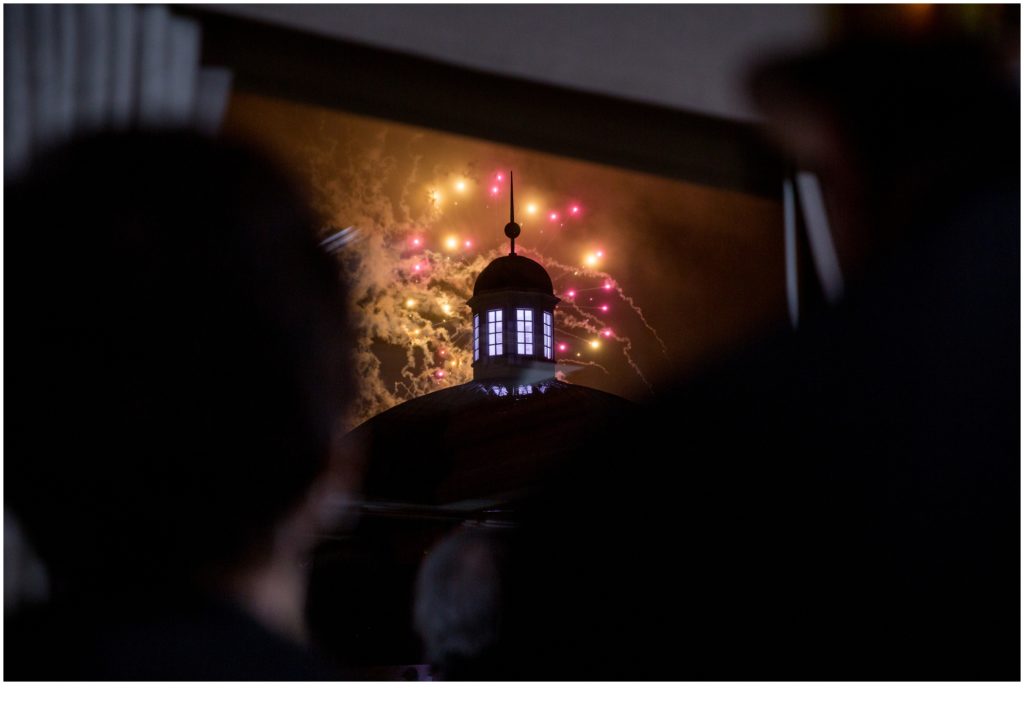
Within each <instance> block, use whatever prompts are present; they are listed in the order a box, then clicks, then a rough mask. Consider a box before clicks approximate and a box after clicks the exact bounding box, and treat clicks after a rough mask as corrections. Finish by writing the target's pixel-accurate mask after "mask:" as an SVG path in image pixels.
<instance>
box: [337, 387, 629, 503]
mask: <svg viewBox="0 0 1024 701" xmlns="http://www.w3.org/2000/svg"><path fill="white" fill-rule="evenodd" d="M635 410H636V405H635V404H633V403H632V402H629V401H627V400H625V399H622V398H621V397H618V396H616V395H614V394H609V393H607V392H602V391H601V390H597V389H593V388H591V387H585V386H583V385H573V384H568V383H566V382H562V381H560V380H555V379H552V380H546V381H544V382H537V383H534V384H532V385H519V386H517V385H509V384H506V383H502V382H484V381H477V380H473V381H470V382H467V383H465V384H461V385H456V386H455V387H449V388H447V389H442V390H438V391H436V392H431V393H430V394H426V395H424V396H422V397H418V398H416V399H410V400H409V401H407V402H403V403H402V404H399V405H398V406H395V407H392V408H391V409H389V410H387V411H385V412H383V413H381V414H378V415H377V416H375V417H373V418H371V419H369V420H367V421H366V422H364V423H363V424H361V425H360V426H358V427H357V428H356V429H354V430H353V431H352V432H351V433H350V434H349V437H348V439H347V440H351V441H353V445H356V446H359V447H360V448H361V449H362V450H363V451H365V455H366V466H365V470H366V473H365V480H364V484H363V490H364V493H365V497H366V498H367V499H370V500H378V501H385V502H401V503H409V504H446V503H452V502H459V501H462V500H466V499H481V498H497V497H498V496H499V495H508V494H516V493H519V492H521V491H522V490H524V489H526V488H528V487H529V486H530V485H533V484H535V483H536V480H538V479H539V478H540V476H541V475H542V474H549V475H553V474H555V473H557V472H558V471H559V470H561V469H563V468H564V467H565V466H567V465H573V464H576V462H577V461H578V460H579V455H578V453H580V452H582V451H583V449H584V448H585V447H586V446H588V445H592V444H593V440H594V439H595V438H596V437H598V436H600V435H604V434H605V433H606V432H607V431H608V430H610V427H612V426H617V425H619V424H620V423H621V421H622V420H623V419H624V418H625V417H627V416H631V415H632V413H633V412H634V411H635ZM482 456H483V458H484V459H482Z"/></svg>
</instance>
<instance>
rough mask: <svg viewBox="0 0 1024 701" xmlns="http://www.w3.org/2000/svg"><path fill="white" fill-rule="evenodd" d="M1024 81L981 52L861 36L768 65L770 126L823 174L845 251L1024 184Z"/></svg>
mask: <svg viewBox="0 0 1024 701" xmlns="http://www.w3.org/2000/svg"><path fill="white" fill-rule="evenodd" d="M1017 83H1019V78H1018V77H1017V76H1016V75H1014V76H1008V75H1007V70H1006V66H1005V64H1004V63H1003V62H1002V61H1001V60H1000V57H999V56H997V55H996V54H993V53H991V52H990V51H989V50H987V49H985V48H983V47H982V46H980V45H976V44H972V43H966V42H964V41H956V40H950V39H934V40H918V41H909V40H905V39H892V38H889V39H881V38H879V39H872V40H868V39H860V40H856V41H852V40H851V41H848V42H843V43H840V44H838V45H835V46H831V47H828V48H825V49H821V50H817V51H813V52H809V53H802V54H799V55H795V56H791V57H787V58H782V59H779V60H776V61H772V62H769V63H766V64H764V65H762V66H760V67H759V68H758V70H757V71H756V72H755V73H754V75H753V76H752V80H751V90H752V93H753V96H754V98H755V100H756V101H757V103H758V104H759V106H760V107H761V109H762V110H763V112H764V113H765V116H766V117H767V126H768V128H769V130H770V131H771V132H772V133H773V135H774V136H775V137H777V140H778V142H779V143H780V145H781V146H782V148H783V150H784V151H785V152H786V155H787V156H788V157H790V158H791V159H793V160H794V161H795V162H796V164H797V166H798V167H800V168H802V169H806V170H810V171H813V172H815V173H817V174H818V175H819V176H820V177H821V182H822V188H823V190H824V195H825V198H826V205H827V207H828V210H829V218H830V222H831V224H832V229H833V233H834V234H835V236H836V244H837V247H838V249H839V253H840V256H841V257H842V258H845V259H846V260H847V261H850V262H854V263H859V261H860V260H861V259H863V258H865V257H866V256H868V255H869V254H870V253H871V252H872V251H873V249H876V248H879V247H881V246H886V245H888V244H890V243H892V242H893V241H896V240H899V239H902V238H905V237H911V236H914V235H917V234H919V233H920V232H921V231H922V230H926V229H928V228H929V227H932V226H934V225H935V224H936V222H941V221H942V220H943V219H944V218H946V217H948V215H949V211H950V210H951V209H953V208H955V207H956V206H958V205H959V204H960V203H961V202H962V201H963V200H964V199H965V198H967V197H970V196H973V195H974V194H976V192H977V191H978V190H980V189H982V188H987V187H991V186H993V184H999V183H1001V182H1005V183H1010V184H1011V185H1012V186H1013V187H1016V181H1017V178H1018V175H1019V171H1020V161H1019V144H1020V141H1019V136H1020V135H1019V123H1020V93H1019V88H1017V87H1016V84H1017Z"/></svg>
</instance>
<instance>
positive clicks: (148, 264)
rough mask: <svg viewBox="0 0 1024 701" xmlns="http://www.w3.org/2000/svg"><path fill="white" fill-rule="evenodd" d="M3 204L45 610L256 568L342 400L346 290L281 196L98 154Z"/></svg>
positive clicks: (149, 153)
mask: <svg viewBox="0 0 1024 701" xmlns="http://www.w3.org/2000/svg"><path fill="white" fill-rule="evenodd" d="M6 201H7V205H8V209H7V216H6V222H5V223H6V231H7V241H6V248H7V255H8V256H10V257H9V258H8V260H9V262H10V263H12V264H13V265H14V266H16V267H17V269H18V270H19V271H20V272H21V273H22V274H21V275H19V276H18V280H19V283H18V285H17V289H16V290H11V288H9V291H10V292H12V293H13V294H11V296H10V297H9V298H8V299H9V303H8V305H7V313H8V324H7V330H8V332H9V333H10V334H11V336H10V338H11V339H12V340H13V343H10V344H8V352H9V355H8V366H7V367H8V368H9V369H15V370H14V371H15V373H16V374H17V376H18V377H19V378H20V379H21V380H22V382H18V383H16V386H17V388H18V391H17V392H16V393H12V394H11V395H9V399H10V401H11V403H10V404H9V406H16V407H17V409H16V411H13V412H11V414H9V415H8V421H7V428H8V446H9V447H14V448H15V450H14V451H12V453H13V454H15V455H17V456H18V458H17V459H16V460H14V461H12V462H9V463H8V466H7V473H6V480H7V481H6V488H7V491H6V493H7V504H8V506H10V507H12V508H13V509H14V510H15V512H16V513H17V514H18V516H19V517H20V518H21V520H22V522H23V523H24V525H25V529H26V531H27V532H28V534H29V536H30V538H31V539H32V540H33V542H34V543H35V545H36V546H37V548H38V549H39V551H40V553H41V555H42V557H43V559H44V560H45V561H46V563H47V565H48V566H49V568H50V570H51V574H52V575H53V577H54V580H55V584H56V586H57V588H58V589H60V588H68V587H70V588H97V589H104V590H110V589H112V588H114V589H119V590H122V589H132V588H135V587H137V586H141V584H140V583H145V584H146V585H149V584H152V583H156V582H160V583H163V584H168V583H172V582H181V581H182V580H189V579H192V578H196V577H203V576H206V575H208V574H210V573H216V572H225V571H230V570H231V568H232V567H235V566H237V565H238V564H239V563H242V562H245V561H246V560H247V559H248V558H251V557H254V556H256V555H258V553H260V551H261V548H263V547H264V545H266V544H267V543H268V542H269V541H270V539H271V538H272V537H273V532H274V527H275V525H276V524H277V523H278V522H279V521H280V519H282V518H283V517H284V515H286V514H287V513H289V511H290V510H291V509H293V508H295V507H296V505H297V504H299V503H301V502H302V500H303V499H304V497H305V496H306V494H307V492H308V491H309V489H310V487H311V485H312V484H313V482H314V480H315V479H316V478H317V477H318V476H320V475H321V474H322V473H323V471H324V470H325V469H326V468H327V466H328V458H329V454H330V449H331V444H332V435H333V433H334V432H335V430H336V427H337V422H338V420H339V417H340V414H341V413H342V412H343V410H344V408H345V404H346V400H347V398H348V396H349V394H350V379H349V374H348V370H349V366H348V352H349V340H350V335H349V333H348V320H347V318H346V304H345V290H344V287H343V285H342V284H341V282H340V280H339V273H338V271H337V270H336V269H335V266H334V264H333V263H332V261H331V260H330V259H329V258H327V257H326V256H325V255H324V254H322V252H321V251H320V250H318V248H317V245H316V241H315V236H314V231H313V226H312V221H311V216H310V213H309V212H308V211H307V209H306V206H305V203H304V201H303V199H302V198H301V197H300V196H299V193H298V191H297V190H296V188H295V187H294V185H293V183H291V182H290V181H289V180H288V179H287V178H286V177H284V176H283V175H282V174H281V173H280V172H279V171H278V170H277V169H276V168H275V167H274V166H273V165H272V164H271V163H269V162H268V161H267V160H265V159H263V158H262V157H259V156H257V155H254V154H253V153H250V152H249V151H247V150H244V149H241V148H237V147H232V146H227V145H222V144H219V143H215V142H212V141H208V140H204V139H202V138H200V137H198V136H193V135H187V134H174V133H163V134H133V135H118V136H100V137H94V138H91V139H88V140H85V141H82V142H79V143H77V144H73V145H71V146H69V147H67V148H64V149H62V150H61V151H59V152H57V153H53V154H51V155H50V156H49V157H48V158H45V159H43V160H42V161H41V162H39V163H38V165H37V166H36V167H35V168H34V170H33V171H32V173H31V174H30V175H29V176H28V178H27V179H25V180H24V181H22V182H20V183H17V184H15V185H13V186H11V187H8V188H7V198H6Z"/></svg>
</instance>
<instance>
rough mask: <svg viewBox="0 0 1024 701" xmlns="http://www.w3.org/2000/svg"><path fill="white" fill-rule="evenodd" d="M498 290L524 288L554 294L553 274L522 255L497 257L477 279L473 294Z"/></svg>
mask: <svg viewBox="0 0 1024 701" xmlns="http://www.w3.org/2000/svg"><path fill="white" fill-rule="evenodd" d="M497 290H524V291H527V292H544V293H546V294H549V295H550V294H554V288H553V287H552V285H551V276H550V275H548V272H547V271H546V270H544V266H542V265H541V264H540V263H538V262H537V261H535V260H531V259H529V258H526V257H525V256H520V255H515V254H512V255H508V256H502V257H501V258H495V259H494V260H493V261H491V263H490V265H488V266H487V267H486V268H484V269H483V272H481V273H480V275H479V276H478V277H477V279H476V284H475V285H473V294H474V295H478V294H483V293H484V292H495V291H497Z"/></svg>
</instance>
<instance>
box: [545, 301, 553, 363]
mask: <svg viewBox="0 0 1024 701" xmlns="http://www.w3.org/2000/svg"><path fill="white" fill-rule="evenodd" d="M543 322H544V357H545V358H547V359H548V360H551V358H552V355H553V354H552V352H551V339H552V333H551V312H544V317H543Z"/></svg>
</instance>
